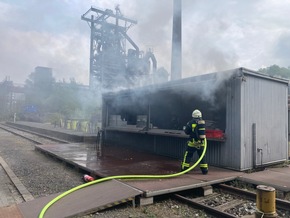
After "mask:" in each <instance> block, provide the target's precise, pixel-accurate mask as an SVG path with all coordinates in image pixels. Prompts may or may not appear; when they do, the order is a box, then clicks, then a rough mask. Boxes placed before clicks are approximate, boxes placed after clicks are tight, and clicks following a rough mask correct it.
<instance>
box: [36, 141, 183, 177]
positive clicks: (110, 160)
mask: <svg viewBox="0 0 290 218" xmlns="http://www.w3.org/2000/svg"><path fill="white" fill-rule="evenodd" d="M36 149H37V150H41V151H43V152H45V153H49V154H51V155H53V156H56V157H57V158H59V159H61V160H63V161H66V162H69V163H71V164H73V165H75V166H78V167H81V168H82V169H85V170H87V171H88V172H91V173H92V174H96V175H98V176H101V177H106V176H112V175H140V174H142V175H144V174H149V175H163V174H172V173H177V172H179V170H180V161H178V160H176V159H173V158H169V157H164V156H158V155H154V154H150V153H148V152H142V151H137V150H134V149H131V148H129V147H125V146H122V147H120V146H113V145H106V146H103V148H102V151H101V155H100V152H98V151H97V150H96V147H95V146H94V145H92V144H84V143H72V144H60V145H59V144H58V145H36Z"/></svg>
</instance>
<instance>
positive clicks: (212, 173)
mask: <svg viewBox="0 0 290 218" xmlns="http://www.w3.org/2000/svg"><path fill="white" fill-rule="evenodd" d="M27 125H28V124H27ZM38 125H40V124H38ZM34 127H35V126H34ZM43 128H45V127H44V126H42V129H43ZM49 128H52V127H49ZM49 128H48V129H46V131H49ZM53 131H55V130H53ZM66 134H69V135H70V134H71V135H74V134H80V133H75V132H74V131H70V132H69V131H68V132H66ZM36 149H37V150H39V151H41V152H44V153H46V154H49V155H51V156H53V157H55V158H58V159H60V160H62V161H64V162H65V163H68V164H72V165H74V166H75V167H76V168H80V169H82V170H84V171H86V172H88V173H90V174H92V175H94V176H97V177H107V176H112V175H144V174H145V175H167V174H173V173H177V172H179V170H180V161H179V160H176V159H172V158H168V157H163V156H158V155H154V154H151V153H146V152H142V151H138V150H133V149H132V148H129V147H120V146H114V145H106V146H103V147H102V150H101V152H100V151H97V150H96V147H95V145H94V144H91V143H70V144H54V145H37V146H36ZM234 179H239V180H242V181H245V182H249V183H252V184H256V185H259V184H265V185H269V186H273V187H275V188H276V189H277V190H281V191H284V192H289V191H290V182H289V181H290V168H289V166H287V167H283V168H268V169H266V170H264V171H261V172H255V173H251V174H247V173H244V172H238V171H232V170H227V169H221V168H217V167H213V166H209V173H208V175H202V174H201V172H200V170H199V169H198V168H196V169H194V170H193V171H191V172H189V173H188V174H185V175H182V176H179V177H174V178H171V179H153V180H149V179H143V180H120V181H113V182H109V183H107V182H106V184H103V185H106V187H103V185H102V184H97V185H94V186H92V187H90V188H89V187H88V188H84V189H82V190H80V191H79V193H77V194H78V196H79V195H84V197H82V198H81V199H82V202H84V204H86V203H87V204H89V205H90V208H86V210H85V211H74V213H75V214H82V213H84V214H85V213H86V212H88V211H89V212H93V211H97V210H100V208H102V207H103V206H104V205H110V203H113V202H116V201H117V202H118V201H120V199H122V198H123V200H124V199H130V198H132V197H133V198H134V197H136V196H138V195H139V196H143V197H146V198H152V197H154V196H157V195H162V194H169V193H174V192H178V191H183V190H188V189H193V188H198V187H204V186H208V185H212V184H217V183H221V182H227V181H231V180H234ZM119 186H121V187H128V190H127V189H126V188H124V189H123V188H120V187H119ZM118 187H119V188H118ZM116 188H117V190H120V191H121V193H120V195H122V197H120V198H117V197H116V198H115V197H114V196H115V193H116ZM93 189H94V190H93ZM132 190H133V192H134V193H133V194H132V193H131V192H132ZM112 193H113V194H112ZM55 196H57V195H52V196H48V197H46V198H42V199H36V200H33V201H29V202H27V203H24V204H20V205H18V206H17V207H16V208H14V209H15V210H17V211H21V213H22V215H23V217H37V214H38V213H39V212H40V210H41V209H42V207H43V206H44V205H45V204H46V203H48V202H49V201H50V200H51V199H53V198H54V197H55ZM106 196H111V197H112V198H110V199H109V200H108V201H107V202H105V203H104V202H98V201H99V200H98V199H100V198H104V197H106ZM79 199H80V198H77V197H74V195H72V196H69V197H68V198H66V199H64V200H65V201H67V200H68V202H69V203H67V202H66V203H63V205H62V204H61V205H58V206H57V205H55V206H56V207H52V208H51V209H49V211H48V213H50V214H51V216H52V217H58V215H57V214H55V213H57V211H58V210H61V208H66V209H65V211H66V210H68V211H69V210H72V206H70V205H74V206H73V208H78V206H77V205H78V202H80V201H79ZM92 201H93V202H95V203H94V204H90V202H92ZM33 202H38V203H37V204H36V203H33ZM9 209H11V208H9ZM12 209H13V208H12ZM78 210H79V209H78ZM32 211H34V212H33V214H31V213H32ZM72 211H73V210H72ZM1 213H2V210H1V212H0V214H1ZM63 215H64V214H62V216H60V217H63ZM70 215H71V214H70Z"/></svg>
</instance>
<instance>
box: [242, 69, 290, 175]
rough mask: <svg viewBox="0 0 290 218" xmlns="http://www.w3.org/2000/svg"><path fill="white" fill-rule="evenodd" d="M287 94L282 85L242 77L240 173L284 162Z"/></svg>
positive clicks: (286, 87) (286, 130) (266, 80)
mask: <svg viewBox="0 0 290 218" xmlns="http://www.w3.org/2000/svg"><path fill="white" fill-rule="evenodd" d="M287 93H288V85H287V84H285V83H281V82H277V81H275V80H270V79H263V78H261V77H255V76H253V75H247V74H245V75H244V79H243V81H242V86H241V94H242V96H241V99H242V105H241V109H242V110H241V112H242V113H241V120H242V122H241V124H242V126H241V136H242V137H241V145H242V146H241V168H242V169H249V168H252V167H253V164H256V165H264V164H269V163H272V162H278V161H283V160H287V145H288V119H287V116H288V103H287V99H288V94H287ZM253 126H255V130H253ZM254 132H255V133H254ZM254 135H256V137H255V139H254V138H253V137H254ZM253 140H255V141H256V143H255V144H256V146H254V145H253ZM255 147H256V149H255ZM257 149H258V150H257ZM259 149H261V150H259Z"/></svg>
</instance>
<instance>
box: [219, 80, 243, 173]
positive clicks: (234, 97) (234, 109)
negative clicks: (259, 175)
mask: <svg viewBox="0 0 290 218" xmlns="http://www.w3.org/2000/svg"><path fill="white" fill-rule="evenodd" d="M241 80H242V78H241V77H240V76H234V77H232V78H231V79H230V80H229V81H228V84H227V94H226V98H227V101H226V104H227V106H226V130H225V133H226V142H225V145H224V146H221V151H220V155H221V157H220V163H219V165H220V166H223V167H225V168H230V169H236V170H240V163H241V157H240V153H241V133H240V130H241V118H240V114H241V91H240V87H241Z"/></svg>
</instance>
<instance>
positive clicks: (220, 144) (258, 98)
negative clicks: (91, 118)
mask: <svg viewBox="0 0 290 218" xmlns="http://www.w3.org/2000/svg"><path fill="white" fill-rule="evenodd" d="M194 109H199V110H200V111H201V112H202V114H203V119H204V120H205V121H206V130H207V132H206V135H207V141H208V143H207V144H208V146H207V153H206V155H207V160H208V163H209V165H213V166H218V167H223V168H228V169H234V170H238V171H245V170H250V169H254V168H257V167H264V166H267V165H272V164H276V163H281V162H284V161H286V160H287V159H288V80H284V79H280V78H274V77H270V76H267V75H264V74H260V73H258V72H255V71H252V70H249V69H245V68H238V69H233V70H229V71H224V72H216V73H211V74H204V75H199V76H194V77H189V78H185V79H181V80H175V81H170V82H166V83H162V84H158V85H150V86H146V87H141V88H136V89H127V90H122V91H119V92H115V93H106V94H104V95H103V110H102V111H103V116H102V117H103V118H102V126H103V130H104V137H103V139H104V144H105V145H106V144H107V143H114V144H118V145H120V146H125V145H126V146H130V147H132V148H133V149H141V150H144V151H149V152H153V153H156V154H159V155H163V156H168V157H172V158H176V159H177V160H181V159H182V157H183V153H184V150H185V148H186V141H187V139H188V137H187V136H186V135H185V134H184V133H183V130H182V127H183V126H184V125H185V124H186V123H187V122H188V121H189V120H190V119H191V113H192V111H193V110H194ZM177 163H178V162H177Z"/></svg>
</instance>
